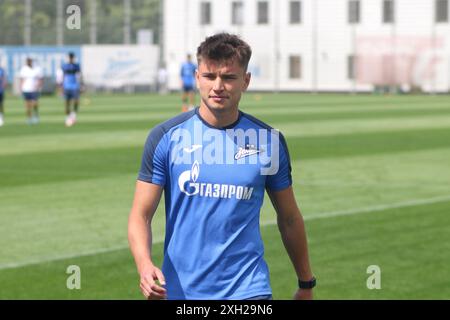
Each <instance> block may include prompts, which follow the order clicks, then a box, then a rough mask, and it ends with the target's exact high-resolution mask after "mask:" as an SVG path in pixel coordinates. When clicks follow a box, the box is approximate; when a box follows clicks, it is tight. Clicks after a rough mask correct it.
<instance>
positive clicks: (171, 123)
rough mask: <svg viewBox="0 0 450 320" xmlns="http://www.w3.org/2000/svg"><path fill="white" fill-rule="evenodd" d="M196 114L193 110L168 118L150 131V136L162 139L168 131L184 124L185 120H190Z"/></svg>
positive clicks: (154, 138)
mask: <svg viewBox="0 0 450 320" xmlns="http://www.w3.org/2000/svg"><path fill="white" fill-rule="evenodd" d="M194 115H195V110H191V111H189V112H184V113H181V114H179V115H177V116H175V117H173V118H170V119H169V120H166V121H164V122H162V123H159V124H157V125H156V126H155V127H154V128H153V129H152V130H151V132H150V138H151V139H152V140H157V141H159V140H161V138H162V137H163V136H164V135H165V134H166V133H168V132H169V131H170V130H171V129H172V128H174V127H176V126H178V125H180V124H182V123H183V122H186V121H188V120H189V119H190V118H192V117H193V116H194Z"/></svg>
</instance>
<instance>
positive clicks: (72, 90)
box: [57, 52, 82, 127]
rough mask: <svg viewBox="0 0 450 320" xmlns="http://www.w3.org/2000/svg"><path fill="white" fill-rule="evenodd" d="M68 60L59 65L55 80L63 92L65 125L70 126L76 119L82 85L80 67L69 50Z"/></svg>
mask: <svg viewBox="0 0 450 320" xmlns="http://www.w3.org/2000/svg"><path fill="white" fill-rule="evenodd" d="M68 57H69V61H68V62H67V63H64V64H63V65H62V66H61V71H62V72H61V71H59V74H57V82H58V84H59V85H60V90H61V91H62V92H63V93H64V99H65V111H66V120H65V125H66V126H67V127H70V126H72V125H74V124H75V122H76V121H77V112H78V106H79V104H80V90H81V85H82V76H81V68H80V65H79V64H78V63H76V62H75V54H74V53H73V52H70V53H69V55H68Z"/></svg>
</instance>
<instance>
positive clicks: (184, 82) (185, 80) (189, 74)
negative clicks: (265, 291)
mask: <svg viewBox="0 0 450 320" xmlns="http://www.w3.org/2000/svg"><path fill="white" fill-rule="evenodd" d="M196 69H197V66H196V65H195V64H194V63H193V62H192V57H191V55H190V54H188V55H187V56H186V61H185V62H184V63H183V64H182V65H181V69H180V78H181V86H182V90H183V93H182V96H181V100H182V107H181V111H183V112H186V111H188V110H191V109H193V108H194V99H195V91H194V87H195V70H196Z"/></svg>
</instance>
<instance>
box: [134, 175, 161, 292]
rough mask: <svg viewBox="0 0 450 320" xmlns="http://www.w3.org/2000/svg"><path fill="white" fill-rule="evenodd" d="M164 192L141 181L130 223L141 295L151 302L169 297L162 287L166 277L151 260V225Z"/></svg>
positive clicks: (138, 182)
mask: <svg viewBox="0 0 450 320" xmlns="http://www.w3.org/2000/svg"><path fill="white" fill-rule="evenodd" d="M162 190H163V189H162V187H161V186H159V185H156V184H151V183H147V182H143V181H139V180H138V181H137V182H136V191H135V194H134V200H133V206H132V208H131V212H130V216H129V219H128V242H129V244H130V249H131V252H132V254H133V256H134V260H135V262H136V266H137V269H138V272H139V276H140V288H141V291H142V293H143V294H144V296H145V297H147V298H148V299H164V298H166V294H167V293H166V289H165V288H163V287H162V286H161V285H165V279H164V276H163V274H162V272H161V270H160V269H158V268H157V267H156V266H155V265H154V264H153V262H152V258H151V246H152V232H151V221H152V218H153V215H154V213H155V211H156V208H157V207H158V204H159V200H160V199H161V194H162ZM156 280H158V281H159V284H157V283H156V282H155V281H156Z"/></svg>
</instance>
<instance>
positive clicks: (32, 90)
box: [20, 58, 43, 124]
mask: <svg viewBox="0 0 450 320" xmlns="http://www.w3.org/2000/svg"><path fill="white" fill-rule="evenodd" d="M42 78H43V75H42V71H41V68H39V67H38V66H33V60H32V59H31V58H27V60H26V65H24V66H23V67H22V69H20V90H21V91H22V95H23V98H24V100H25V108H26V113H27V123H28V124H37V123H39V105H38V100H39V93H40V91H41V89H42V84H43V80H42Z"/></svg>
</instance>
